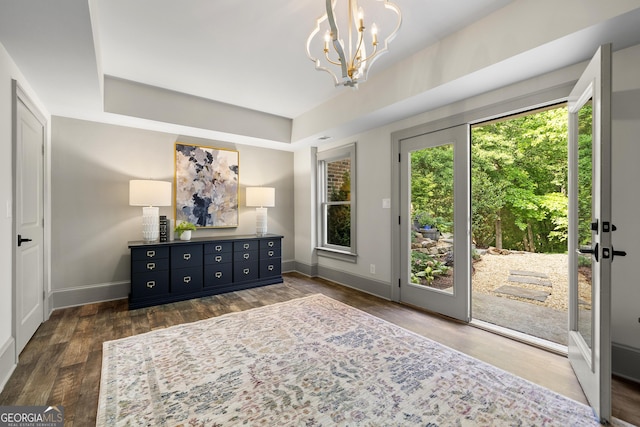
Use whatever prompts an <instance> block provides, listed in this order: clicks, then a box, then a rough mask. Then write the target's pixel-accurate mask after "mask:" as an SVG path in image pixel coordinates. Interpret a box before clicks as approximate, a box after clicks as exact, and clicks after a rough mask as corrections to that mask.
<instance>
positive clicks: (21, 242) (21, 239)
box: [18, 234, 32, 246]
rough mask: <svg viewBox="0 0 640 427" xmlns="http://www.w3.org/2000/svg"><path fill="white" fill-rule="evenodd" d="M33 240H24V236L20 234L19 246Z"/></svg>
mask: <svg viewBox="0 0 640 427" xmlns="http://www.w3.org/2000/svg"><path fill="white" fill-rule="evenodd" d="M31 241H32V240H31V239H23V238H22V234H18V246H22V244H23V243H24V242H31Z"/></svg>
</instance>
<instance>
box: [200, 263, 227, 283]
mask: <svg viewBox="0 0 640 427" xmlns="http://www.w3.org/2000/svg"><path fill="white" fill-rule="evenodd" d="M232 282H233V264H231V263H226V264H220V265H205V266H204V286H205V288H206V287H210V286H221V285H228V284H229V283H232Z"/></svg>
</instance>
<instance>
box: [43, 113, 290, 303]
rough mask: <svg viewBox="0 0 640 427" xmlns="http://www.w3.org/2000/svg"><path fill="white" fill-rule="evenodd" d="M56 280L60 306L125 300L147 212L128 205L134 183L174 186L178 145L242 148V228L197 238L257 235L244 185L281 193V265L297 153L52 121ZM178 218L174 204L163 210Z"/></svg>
mask: <svg viewBox="0 0 640 427" xmlns="http://www.w3.org/2000/svg"><path fill="white" fill-rule="evenodd" d="M51 140H52V144H51V145H52V155H51V158H52V160H51V163H52V165H51V176H52V194H51V200H52V207H51V210H52V224H51V233H52V242H53V245H52V251H51V264H52V273H51V282H52V285H51V287H52V291H53V305H54V307H55V308H58V307H64V306H69V305H77V304H83V303H87V302H92V301H97V300H106V299H114V298H122V297H125V296H126V295H127V294H128V291H129V276H130V272H129V266H130V260H129V250H128V248H127V242H128V241H131V240H140V239H141V237H142V236H141V215H142V210H141V208H140V207H137V206H129V180H130V179H157V180H165V181H173V176H174V151H173V150H174V144H175V142H176V141H179V142H186V143H192V144H201V145H206V146H211V147H220V148H230V149H235V150H238V152H239V158H240V173H239V176H240V194H239V201H240V208H239V226H238V227H237V228H224V229H206V230H198V231H196V232H195V234H194V237H200V236H213V235H234V234H254V233H255V209H254V208H247V207H246V206H245V205H244V196H245V194H244V189H245V187H246V186H257V185H268V186H273V187H275V188H276V206H275V207H273V208H269V232H271V233H278V234H282V235H283V236H284V237H285V238H284V242H283V254H282V256H283V261H284V262H285V268H286V265H287V264H286V263H287V262H288V261H292V260H293V259H294V217H293V154H292V153H290V152H285V151H277V150H268V149H261V148H256V147H251V146H243V145H235V144H228V143H224V142H221V141H211V140H204V139H197V138H192V137H181V136H179V135H174V134H166V133H161V132H153V131H148V130H141V129H135V128H128V127H122V126H115V125H109V124H100V123H94V122H89V121H83V120H76V119H69V118H63V117H53V119H52V136H51ZM160 214H161V215H167V216H168V217H169V218H173V207H161V208H160Z"/></svg>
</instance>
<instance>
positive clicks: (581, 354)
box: [569, 45, 624, 422]
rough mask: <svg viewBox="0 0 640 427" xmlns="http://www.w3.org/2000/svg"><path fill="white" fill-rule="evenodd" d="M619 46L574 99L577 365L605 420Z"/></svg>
mask: <svg viewBox="0 0 640 427" xmlns="http://www.w3.org/2000/svg"><path fill="white" fill-rule="evenodd" d="M614 230H615V226H614V225H613V224H612V222H611V45H604V46H601V47H600V48H599V49H598V51H597V52H596V54H595V56H594V57H593V59H592V60H591V62H590V63H589V65H588V66H587V68H586V69H585V71H584V73H583V75H582V76H581V77H580V79H579V80H578V82H577V84H576V85H575V87H574V89H573V90H572V92H571V95H570V96H569V266H570V267H569V283H570V291H569V360H570V362H571V365H572V367H573V370H574V371H575V373H576V376H577V378H578V380H579V381H580V384H581V386H582V389H583V391H584V393H585V395H586V396H587V399H588V401H589V404H590V405H591V406H592V407H593V408H594V410H595V411H596V413H597V414H598V416H599V417H600V420H601V421H602V422H607V421H609V420H610V418H611V334H610V324H611V262H612V261H613V259H614V256H616V255H617V256H621V255H624V253H623V252H617V251H614V250H613V247H612V242H611V240H612V239H611V234H612V233H613V231H614Z"/></svg>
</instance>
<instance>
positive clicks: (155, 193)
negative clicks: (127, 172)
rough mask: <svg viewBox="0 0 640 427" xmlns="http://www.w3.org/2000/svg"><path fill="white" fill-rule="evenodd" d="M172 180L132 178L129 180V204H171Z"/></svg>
mask: <svg viewBox="0 0 640 427" xmlns="http://www.w3.org/2000/svg"><path fill="white" fill-rule="evenodd" d="M171 184H172V183H171V182H167V181H152V180H148V179H132V180H131V181H129V205H131V206H171V186H172V185H171Z"/></svg>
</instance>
